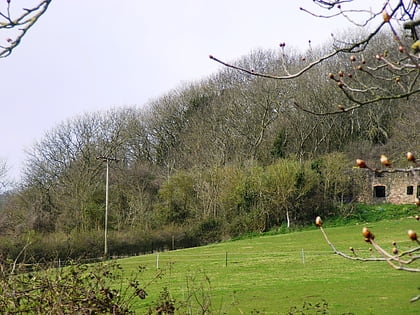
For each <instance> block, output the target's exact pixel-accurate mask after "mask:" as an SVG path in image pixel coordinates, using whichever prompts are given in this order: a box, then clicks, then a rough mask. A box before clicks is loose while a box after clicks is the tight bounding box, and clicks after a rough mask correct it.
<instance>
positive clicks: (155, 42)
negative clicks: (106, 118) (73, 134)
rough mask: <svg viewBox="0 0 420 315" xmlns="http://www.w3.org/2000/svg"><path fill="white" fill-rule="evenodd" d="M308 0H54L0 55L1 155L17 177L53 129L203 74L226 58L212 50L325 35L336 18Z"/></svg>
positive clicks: (232, 52) (236, 53)
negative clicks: (316, 11)
mask: <svg viewBox="0 0 420 315" xmlns="http://www.w3.org/2000/svg"><path fill="white" fill-rule="evenodd" d="M23 2H25V3H29V2H32V3H36V2H37V1H36V0H32V1H30V0H25V1H23ZM16 3H19V1H16ZM12 4H13V0H12ZM301 6H303V7H305V8H308V9H310V8H313V4H312V1H311V0H302V1H298V0H296V1H293V0H290V1H280V0H260V1H256V0H229V1H226V0H212V1H204V0H176V1H174V0H153V1H145V0H144V1H143V0H121V1H110V0H71V1H63V0H61V1H60V0H53V1H52V3H51V5H50V7H49V9H48V11H47V12H46V13H45V15H44V16H42V17H41V18H40V20H39V21H38V22H37V24H36V25H35V26H34V27H33V28H32V29H30V30H29V32H28V33H27V34H26V36H25V37H24V38H23V40H22V42H21V44H20V45H19V46H18V47H17V48H16V49H15V50H14V52H13V53H12V55H10V56H9V57H7V58H2V59H0V74H1V76H0V84H1V88H0V92H1V97H0V109H1V111H0V145H1V146H0V159H3V160H6V162H7V164H8V165H9V168H10V170H9V175H10V177H11V178H13V179H19V176H20V175H19V174H20V171H21V169H22V166H23V162H24V160H25V158H26V156H27V155H26V154H27V153H26V151H28V150H30V148H31V147H32V146H33V145H34V143H35V142H36V141H39V140H41V139H42V137H43V136H44V135H45V133H46V132H47V131H49V130H51V129H53V128H56V127H57V126H58V125H59V124H60V123H62V122H64V121H66V120H68V119H72V118H73V117H76V116H78V115H81V114H84V113H91V112H96V111H99V110H100V111H102V110H103V111H105V110H108V109H110V108H117V107H122V106H133V105H135V106H144V105H145V104H147V103H148V102H149V101H151V100H153V99H156V98H158V97H159V96H162V95H164V94H166V93H167V92H169V91H170V90H172V89H174V88H177V87H179V86H181V85H182V84H183V83H186V82H188V83H189V82H195V81H198V80H202V79H205V78H206V77H208V76H209V75H211V74H214V73H216V72H217V71H219V70H220V69H221V67H222V66H221V65H219V64H217V63H216V62H214V61H212V60H210V59H209V58H208V56H209V54H212V55H214V56H215V57H217V58H220V59H222V60H225V61H234V60H237V59H239V58H240V57H242V56H244V55H247V54H248V53H250V52H251V51H252V50H255V49H276V48H278V45H279V43H280V42H285V43H286V44H287V47H289V46H293V47H296V48H297V49H301V50H302V51H304V50H305V49H306V48H307V47H308V41H309V40H311V43H312V46H315V45H318V44H322V43H324V42H325V41H327V40H328V39H329V38H330V36H331V35H330V34H331V32H332V31H333V28H332V24H331V20H328V21H326V20H322V19H317V18H314V17H312V16H310V15H308V14H307V13H304V12H303V11H300V10H299V7H301ZM4 36H6V35H5V34H2V33H0V42H1V40H3V39H2V37H4Z"/></svg>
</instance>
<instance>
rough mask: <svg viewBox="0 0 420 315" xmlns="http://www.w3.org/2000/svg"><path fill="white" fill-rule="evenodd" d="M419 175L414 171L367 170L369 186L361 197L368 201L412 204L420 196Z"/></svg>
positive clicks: (363, 200) (361, 199)
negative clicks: (378, 171) (379, 171)
mask: <svg viewBox="0 0 420 315" xmlns="http://www.w3.org/2000/svg"><path fill="white" fill-rule="evenodd" d="M419 176H420V174H418V173H417V174H413V173H412V172H382V173H374V172H370V171H368V170H366V178H367V181H366V183H367V187H366V188H365V189H363V192H362V193H361V194H360V198H359V199H360V201H362V202H366V203H393V204H412V203H414V202H415V201H416V198H418V197H419V196H420V182H419Z"/></svg>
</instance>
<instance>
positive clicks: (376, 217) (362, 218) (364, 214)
mask: <svg viewBox="0 0 420 315" xmlns="http://www.w3.org/2000/svg"><path fill="white" fill-rule="evenodd" d="M346 208H347V209H346V210H344V211H343V212H342V213H340V215H337V216H332V217H330V218H328V222H329V223H328V224H330V225H344V224H352V223H363V222H378V221H382V220H395V219H401V218H407V217H413V216H415V215H417V214H418V212H419V209H418V207H417V206H416V205H411V204H408V205H394V204H380V205H365V204H352V205H349V206H348V207H346Z"/></svg>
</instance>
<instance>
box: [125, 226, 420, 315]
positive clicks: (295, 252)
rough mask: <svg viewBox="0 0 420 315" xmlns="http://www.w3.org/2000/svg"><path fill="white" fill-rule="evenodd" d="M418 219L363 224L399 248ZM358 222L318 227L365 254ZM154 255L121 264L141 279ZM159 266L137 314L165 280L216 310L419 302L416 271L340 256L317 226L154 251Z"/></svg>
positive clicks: (401, 309)
mask: <svg viewBox="0 0 420 315" xmlns="http://www.w3.org/2000/svg"><path fill="white" fill-rule="evenodd" d="M418 224H419V223H417V222H416V221H415V220H413V219H401V220H396V221H382V222H376V223H371V224H368V225H367V226H369V227H370V228H371V229H372V231H373V232H374V234H375V235H376V239H377V241H378V243H379V244H382V245H383V246H384V247H385V248H391V242H392V240H396V241H398V243H399V245H400V246H401V247H408V246H413V244H412V243H411V242H410V241H408V238H407V237H406V231H407V230H408V229H410V228H416V226H418ZM361 228H362V226H361V225H359V226H357V225H354V226H347V227H336V228H328V227H326V230H327V233H328V234H329V236H330V239H331V240H332V241H333V242H334V243H335V245H336V246H337V247H338V249H340V250H342V251H344V252H347V253H349V250H348V248H349V246H353V247H354V248H355V249H356V251H358V252H360V254H364V255H370V252H369V250H368V248H369V244H367V243H365V242H364V241H363V240H362V237H361ZM302 249H303V251H304V254H305V263H303V261H302ZM226 253H227V257H228V263H227V266H226V265H225V263H226V262H225V260H226ZM156 259H157V254H153V255H144V256H139V257H132V258H129V259H124V260H121V265H122V266H123V268H125V269H126V270H127V272H131V271H133V270H136V268H137V266H139V265H142V266H145V267H146V272H145V274H144V275H142V276H141V279H143V281H147V279H151V278H152V277H153V276H154V275H155V274H156V272H157V270H156ZM159 269H160V270H163V272H164V275H163V277H162V279H160V280H158V281H156V282H154V283H153V284H152V285H150V286H149V287H148V289H147V291H148V293H149V296H148V297H147V299H146V300H144V301H143V302H142V303H141V304H139V307H138V309H139V311H138V312H139V314H142V313H144V312H145V310H146V309H147V307H148V306H149V305H152V304H153V301H155V300H156V299H157V296H158V295H159V292H160V290H161V289H162V288H163V287H165V286H167V287H168V289H169V291H170V292H171V294H172V295H173V297H174V298H175V299H177V300H181V299H182V298H183V297H185V296H186V294H187V292H188V289H187V279H189V285H190V286H195V287H196V290H195V291H196V292H200V290H197V288H200V287H202V288H203V291H204V292H205V295H207V294H210V295H211V301H212V306H213V308H212V309H213V310H214V311H215V312H214V313H221V314H223V313H225V314H251V313H254V314H256V313H257V312H256V311H259V313H258V314H285V313H287V311H288V310H289V309H290V307H292V306H298V307H300V306H302V304H303V303H304V302H305V301H306V302H319V301H321V300H322V299H324V300H326V301H327V302H328V304H329V306H328V309H329V311H330V312H331V314H342V313H345V312H352V313H354V314H418V313H419V312H420V304H419V303H420V302H417V303H409V300H410V298H411V297H413V296H415V295H417V294H418V293H419V292H418V290H417V287H418V286H419V274H413V273H408V272H401V271H395V270H393V269H391V268H390V267H389V266H388V265H387V264H386V263H377V262H375V263H372V262H369V263H367V262H364V263H363V262H353V261H349V260H346V259H343V258H340V257H338V256H336V255H334V254H333V253H332V252H331V250H330V249H329V247H328V245H327V244H326V243H325V241H324V240H323V239H322V235H321V233H320V232H319V231H318V230H311V231H304V232H296V233H291V234H283V235H274V236H263V237H258V238H253V239H248V240H239V241H232V242H225V243H220V244H214V245H210V246H204V247H199V248H192V249H185V250H176V251H170V252H165V253H160V254H159ZM206 277H208V278H209V282H210V286H211V288H210V289H209V288H208V287H207V285H206V281H205V279H206ZM191 279H194V280H191ZM253 311H254V312H253Z"/></svg>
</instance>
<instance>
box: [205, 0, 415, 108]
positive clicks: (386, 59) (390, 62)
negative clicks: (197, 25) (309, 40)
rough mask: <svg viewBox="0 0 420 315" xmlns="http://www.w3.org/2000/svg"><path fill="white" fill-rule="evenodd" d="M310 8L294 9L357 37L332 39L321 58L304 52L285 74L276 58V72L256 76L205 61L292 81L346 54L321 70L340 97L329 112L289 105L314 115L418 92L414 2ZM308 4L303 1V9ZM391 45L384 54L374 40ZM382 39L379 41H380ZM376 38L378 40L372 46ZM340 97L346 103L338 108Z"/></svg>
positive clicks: (349, 2) (350, 0)
mask: <svg viewBox="0 0 420 315" xmlns="http://www.w3.org/2000/svg"><path fill="white" fill-rule="evenodd" d="M312 2H313V4H312V7H311V8H303V7H302V8H300V9H301V10H302V11H304V12H306V13H308V14H309V15H312V16H314V17H316V18H319V19H331V21H332V22H331V23H334V21H333V20H334V19H340V20H339V22H340V23H341V22H342V21H343V19H344V20H345V21H346V22H347V23H348V25H349V27H353V28H358V29H360V30H361V31H360V33H359V34H358V36H348V35H344V36H339V37H338V36H335V35H334V34H331V35H332V38H333V41H332V43H331V45H330V47H329V51H328V52H326V53H325V54H324V55H322V56H317V55H314V54H312V53H311V49H309V51H308V52H307V54H308V55H307V56H305V57H304V58H302V60H303V61H304V63H302V66H301V67H300V68H298V69H294V70H289V69H288V67H287V64H286V62H285V60H286V58H282V62H283V66H284V67H283V71H282V72H281V73H267V72H263V71H262V72H260V71H259V69H254V68H247V67H242V66H239V65H237V64H231V63H227V62H225V61H223V60H221V59H218V58H216V57H215V56H212V55H210V58H211V59H213V60H214V61H216V62H219V63H221V64H223V65H224V66H226V67H229V68H233V69H235V70H238V71H241V72H243V73H245V74H248V75H252V76H257V77H262V78H267V79H274V80H293V79H297V78H298V77H301V76H303V75H304V74H305V73H307V72H309V71H311V70H313V69H314V68H315V67H319V66H321V65H324V64H325V63H326V61H328V60H331V59H334V58H335V57H336V56H338V55H342V54H348V55H349V58H348V62H347V64H341V65H339V67H337V68H336V69H330V71H326V72H325V75H326V76H328V78H329V79H331V80H332V81H334V82H335V84H336V86H337V87H338V89H340V90H341V92H342V93H343V94H344V95H343V98H342V99H339V100H335V101H334V104H333V106H332V107H331V109H329V110H324V111H315V110H312V109H311V108H310V106H308V105H307V104H302V103H300V102H299V101H297V100H296V101H295V102H294V104H295V106H296V107H297V108H299V109H301V110H303V111H306V112H309V113H312V114H317V115H325V114H339V113H343V112H348V111H353V110H354V109H357V108H360V107H364V106H367V105H371V104H373V103H378V102H382V101H389V100H393V99H406V98H409V97H410V96H412V95H414V94H417V93H419V92H420V85H419V82H418V78H419V75H420V65H419V58H420V41H419V35H418V26H419V24H420V18H419V16H418V2H417V1H413V0H405V1H397V0H388V1H385V3H384V2H382V1H374V2H369V3H366V2H364V1H358V0H342V1H339V0H336V1H322V0H314V1H312ZM309 5H311V4H310V3H309V1H308V6H309ZM384 35H385V36H386V37H387V39H388V41H393V43H394V44H393V47H394V48H393V49H392V50H384V49H383V47H381V44H380V41H383V36H384ZM381 37H382V38H381ZM378 39H379V42H378ZM280 49H281V50H282V53H283V55H286V53H287V49H286V43H284V42H282V43H280ZM343 99H344V100H346V102H347V104H345V105H343Z"/></svg>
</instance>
